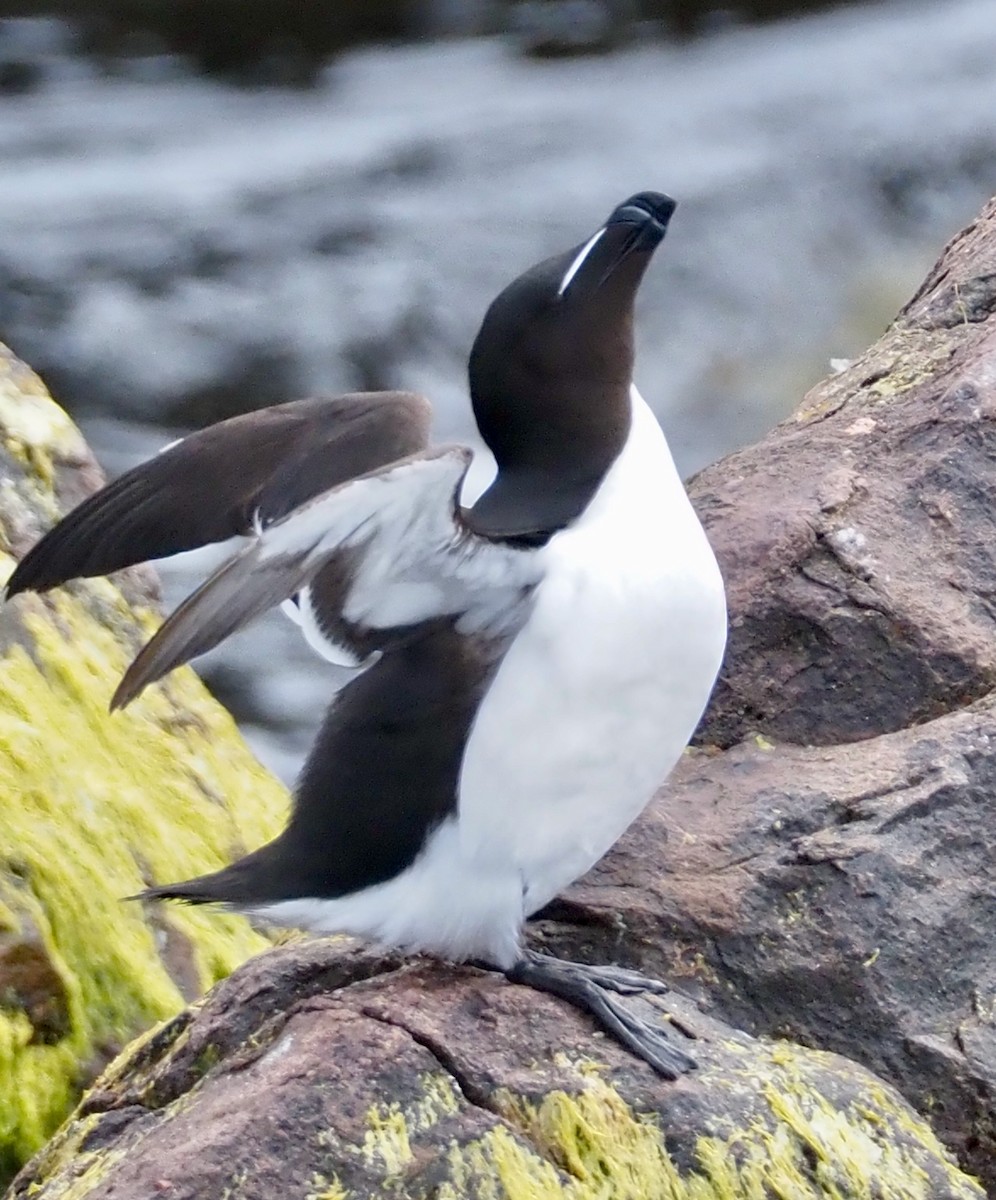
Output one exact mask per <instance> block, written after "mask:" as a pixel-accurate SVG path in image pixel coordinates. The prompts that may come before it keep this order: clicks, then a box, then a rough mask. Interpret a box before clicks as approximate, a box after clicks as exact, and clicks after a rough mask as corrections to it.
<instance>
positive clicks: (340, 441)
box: [7, 392, 431, 596]
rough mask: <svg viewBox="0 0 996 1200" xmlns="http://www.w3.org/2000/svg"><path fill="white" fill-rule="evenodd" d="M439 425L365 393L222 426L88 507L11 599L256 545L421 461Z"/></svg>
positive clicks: (411, 400)
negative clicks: (244, 540)
mask: <svg viewBox="0 0 996 1200" xmlns="http://www.w3.org/2000/svg"><path fill="white" fill-rule="evenodd" d="M430 418H431V408H430V405H429V402H428V401H427V400H426V399H424V398H423V397H422V396H418V395H415V394H413V393H410V392H368V393H358V394H354V395H347V396H336V397H329V398H315V399H309V400H297V401H294V402H292V403H290V404H280V405H276V406H274V407H273V408H268V409H262V410H260V411H258V412H253V413H247V414H245V415H243V416H239V417H233V418H231V419H230V420H228V421H221V422H219V423H218V424H216V425H212V426H210V427H209V428H207V429H203V430H201V431H200V432H198V433H193V434H191V435H190V436H189V437H186V438H184V439H183V440H182V441H179V442H177V443H175V444H174V445H173V446H170V447H168V448H167V449H166V450H164V451H163V452H162V453H161V454H159V455H157V456H156V457H155V458H153V459H151V460H150V461H149V462H146V463H142V464H141V465H139V466H137V467H135V468H134V469H132V470H130V471H127V472H126V473H125V474H123V475H121V476H120V477H119V478H118V479H115V480H114V481H113V482H112V483H110V484H108V485H107V486H106V487H105V488H102V489H101V490H100V491H99V492H95V493H94V495H92V496H90V497H89V498H88V499H86V500H85V501H84V502H83V503H82V504H80V505H79V506H78V507H77V508H75V509H74V510H73V511H72V512H71V513H69V514H68V515H67V516H66V517H64V518H63V519H62V520H61V521H60V522H59V523H58V524H57V525H56V526H55V527H54V528H53V529H51V530H50V531H49V532H48V533H47V534H46V535H45V537H43V538H42V539H41V541H40V542H38V543H37V545H35V546H34V547H33V548H32V549H31V550H30V551H29V553H28V554H27V555H25V557H24V558H23V559H22V561H21V562H20V564H19V565H18V567H17V569H16V570H15V571H14V573H13V575H12V576H11V578H10V581H9V583H8V584H7V595H8V596H14V595H17V593H18V592H24V591H39V592H42V591H47V590H48V589H49V588H53V587H56V586H58V585H59V584H62V583H66V582H67V581H68V580H70V579H77V578H80V577H83V576H91V575H106V574H108V573H109V572H111V571H117V570H120V569H122V568H123V567H129V566H133V565H134V564H135V563H139V562H145V561H146V560H148V559H155V558H165V557H167V556H168V555H170V554H178V553H179V552H180V551H182V550H193V549H195V548H197V547H199V546H206V545H209V544H210V543H212V542H221V541H225V540H227V539H228V538H230V537H233V536H235V535H237V534H243V535H245V534H250V533H251V532H252V529H253V523H254V521H256V520H261V521H263V522H264V523H266V522H270V521H275V520H278V519H279V518H280V517H283V516H286V515H287V513H289V512H292V511H293V510H294V509H296V508H297V507H298V506H299V505H301V504H302V503H304V502H306V501H307V500H310V499H311V498H312V497H313V496H317V495H320V494H321V493H323V492H325V491H327V490H328V489H329V488H332V487H335V486H337V485H338V484H341V483H344V482H345V481H346V480H349V479H353V478H356V477H357V476H359V475H363V474H365V473H366V472H369V471H374V470H376V469H378V468H379V467H383V466H386V465H387V464H389V463H392V462H396V461H397V460H399V459H402V458H405V457H407V456H408V455H411V454H417V453H418V452H419V451H421V450H424V449H425V447H426V446H427V445H428V436H429V422H430ZM233 465H234V468H235V469H233Z"/></svg>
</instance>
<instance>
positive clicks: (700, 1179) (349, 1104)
mask: <svg viewBox="0 0 996 1200" xmlns="http://www.w3.org/2000/svg"><path fill="white" fill-rule="evenodd" d="M368 977H369V981H368ZM666 1008H667V1010H668V1011H669V1012H670V1014H671V1016H672V1019H673V1020H675V1021H678V1022H679V1023H680V1024H681V1025H682V1026H683V1027H686V1028H690V1029H691V1030H693V1031H694V1032H695V1033H696V1034H697V1035H698V1037H699V1040H698V1042H697V1043H696V1053H697V1054H698V1055H699V1058H700V1062H701V1066H700V1069H699V1070H698V1071H697V1072H696V1073H695V1074H694V1075H692V1076H688V1077H686V1078H685V1079H683V1080H681V1081H680V1082H679V1083H677V1084H669V1083H664V1082H663V1081H661V1080H660V1079H659V1078H657V1077H656V1076H654V1075H653V1073H652V1072H651V1071H650V1070H649V1069H647V1068H646V1067H645V1066H643V1064H636V1063H634V1062H633V1061H632V1060H629V1059H628V1058H627V1056H626V1054H625V1053H624V1052H623V1051H621V1050H620V1049H619V1048H618V1047H616V1046H615V1045H614V1044H608V1043H606V1042H604V1041H600V1042H595V1041H593V1040H592V1037H591V1032H590V1029H589V1028H588V1027H587V1026H586V1022H585V1021H584V1019H583V1018H581V1017H580V1016H578V1015H577V1014H575V1013H573V1012H567V1011H565V1010H564V1009H563V1008H562V1007H561V1006H560V1005H559V1004H558V1003H557V1002H555V1001H552V1000H550V999H548V998H547V997H542V996H539V995H537V994H536V993H533V992H531V991H529V990H528V989H524V988H519V987H513V986H511V985H509V984H507V983H505V982H504V981H503V980H502V979H500V977H497V976H494V975H491V974H487V973H484V972H477V971H474V970H472V969H469V968H465V969H452V968H445V967H442V966H440V965H439V964H427V963H418V962H416V963H412V964H409V965H408V966H404V967H401V968H400V969H398V965H397V963H395V962H391V961H389V960H384V959H382V958H378V957H377V956H376V955H371V954H369V953H366V954H365V953H363V952H362V951H356V950H353V949H350V947H349V943H348V942H345V941H343V940H339V941H335V940H325V941H318V942H310V943H302V944H297V945H290V946H284V947H282V948H280V949H278V950H276V951H273V952H270V953H267V954H266V955H263V956H260V957H259V958H258V959H256V960H255V961H254V962H253V963H251V964H249V965H248V966H247V967H246V968H245V969H243V970H240V971H239V972H237V973H236V974H235V975H234V976H232V978H231V979H230V980H228V981H226V982H225V983H224V984H222V985H221V986H220V987H218V988H216V989H215V991H214V992H213V993H212V994H211V996H210V997H209V998H208V999H207V1001H206V1002H205V1003H204V1004H203V1006H201V1007H200V1008H198V1009H196V1010H192V1011H190V1012H188V1013H186V1014H184V1015H182V1016H180V1017H178V1018H176V1019H175V1020H174V1021H172V1022H170V1023H168V1024H167V1025H165V1026H163V1027H161V1028H160V1029H159V1030H158V1031H157V1032H156V1033H155V1034H154V1035H153V1036H152V1037H151V1038H150V1039H149V1040H148V1041H146V1042H145V1044H144V1045H141V1046H139V1047H138V1048H137V1049H136V1050H135V1051H134V1053H133V1054H131V1055H130V1056H127V1057H126V1058H125V1059H124V1060H122V1061H119V1062H118V1063H117V1064H115V1065H114V1066H112V1067H111V1069H110V1070H109V1071H108V1073H107V1074H106V1075H105V1076H104V1078H103V1079H102V1080H101V1081H100V1082H99V1083H98V1085H97V1086H96V1087H95V1088H94V1089H93V1091H91V1093H90V1094H89V1095H88V1096H87V1097H86V1099H85V1100H84V1102H83V1104H82V1105H81V1107H80V1109H79V1110H78V1113H77V1114H76V1116H75V1118H74V1119H73V1121H72V1122H70V1124H69V1125H68V1126H67V1127H66V1129H65V1130H64V1131H63V1133H62V1134H61V1135H60V1136H59V1137H57V1138H56V1139H55V1141H54V1142H53V1143H52V1145H51V1146H50V1147H49V1148H48V1149H47V1150H46V1151H45V1152H43V1153H42V1155H40V1156H39V1158H38V1159H36V1160H35V1162H34V1163H33V1164H31V1165H30V1166H29V1167H28V1168H27V1169H26V1171H25V1172H24V1173H23V1174H22V1175H21V1176H20V1177H19V1179H18V1180H17V1181H15V1184H14V1186H13V1188H12V1190H11V1193H10V1197H9V1200H27V1197H32V1198H33V1200H43V1198H47V1200H55V1198H56V1197H62V1196H70V1195H71V1196H72V1197H73V1198H74V1200H82V1198H83V1197H86V1198H87V1200H98V1198H99V1200H137V1198H138V1197H147V1196H148V1197H153V1196H156V1197H165V1198H167V1200H221V1198H222V1197H229V1196H238V1197H239V1198H240V1200H272V1198H273V1197H276V1196H280V1197H282V1198H283V1197H286V1198H288V1200H291V1198H294V1200H297V1198H298V1197H301V1198H304V1197H308V1198H310V1200H343V1198H345V1197H350V1198H356V1200H360V1198H367V1197H369V1198H371V1200H373V1198H375V1197H383V1196H387V1195H391V1196H396V1197H399V1198H400V1200H405V1198H407V1197H419V1198H423V1197H424V1198H426V1200H427V1198H428V1197H436V1198H437V1200H444V1198H448V1200H465V1198H466V1200H471V1198H476V1197H482V1198H483V1197H495V1200H499V1198H505V1197H508V1198H510V1200H511V1198H515V1200H541V1198H549V1200H555V1198H557V1197H563V1198H564V1200H567V1198H571V1200H588V1198H590V1200H595V1198H596V1197H609V1196H613V1197H620V1198H622V1197H632V1198H633V1200H650V1198H651V1197H654V1196H662V1197H663V1196H668V1197H672V1198H673V1200H738V1198H740V1197H743V1198H744V1200H749V1198H752V1197H761V1196H767V1195H772V1196H782V1197H786V1198H789V1197H791V1200H818V1198H826V1200H830V1198H831V1197H832V1198H834V1200H838V1198H843V1197H847V1198H850V1197H854V1198H855V1200H857V1197H865V1196H868V1197H871V1196H882V1197H885V1196H889V1197H896V1198H897V1200H899V1198H905V1197H908V1198H909V1200H915V1198H918V1197H928V1196H929V1197H930V1198H931V1200H972V1198H977V1197H981V1195H982V1193H981V1191H979V1190H978V1189H977V1188H976V1186H975V1185H974V1184H973V1183H972V1182H971V1181H970V1180H969V1179H968V1178H967V1177H966V1176H964V1175H962V1174H961V1173H960V1172H959V1171H957V1170H956V1168H954V1167H953V1165H952V1164H951V1163H950V1162H949V1161H947V1160H946V1159H945V1157H944V1155H943V1152H942V1151H941V1150H940V1147H939V1145H938V1144H937V1143H936V1141H935V1140H934V1139H933V1136H932V1135H931V1134H930V1133H929V1131H928V1130H927V1128H926V1126H925V1125H924V1124H923V1123H922V1122H921V1121H919V1120H918V1119H917V1118H916V1117H915V1116H914V1114H913V1113H912V1110H910V1109H909V1108H907V1107H906V1106H905V1105H904V1104H903V1103H902V1102H901V1101H898V1099H897V1097H896V1096H895V1094H894V1093H892V1092H891V1090H890V1089H888V1088H886V1087H884V1086H883V1085H882V1084H881V1083H880V1082H879V1081H877V1080H876V1079H875V1078H874V1077H873V1076H871V1075H869V1074H868V1073H867V1072H864V1071H862V1070H861V1069H860V1068H857V1067H855V1066H854V1065H853V1064H852V1063H849V1062H847V1061H846V1060H844V1059H840V1058H837V1057H836V1056H834V1055H831V1054H822V1053H817V1052H812V1051H806V1050H801V1049H800V1048H798V1047H794V1046H791V1045H790V1044H788V1043H776V1044H772V1045H761V1044H759V1043H756V1042H754V1041H753V1040H752V1039H750V1038H747V1037H744V1036H743V1035H741V1034H736V1033H734V1032H733V1031H732V1030H729V1029H728V1028H726V1027H724V1026H722V1025H720V1024H719V1023H718V1022H716V1021H714V1020H712V1019H710V1018H708V1017H704V1016H702V1015H701V1014H698V1013H696V1012H695V1009H694V1006H693V1005H691V1004H690V1003H688V1002H683V1001H680V1000H678V999H675V1000H673V1001H671V1002H669V1003H668V1004H667V1005H666Z"/></svg>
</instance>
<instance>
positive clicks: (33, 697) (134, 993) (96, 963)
mask: <svg viewBox="0 0 996 1200" xmlns="http://www.w3.org/2000/svg"><path fill="white" fill-rule="evenodd" d="M99 481H100V474H99V471H98V468H97V466H96V464H95V463H94V461H93V459H92V457H91V456H90V454H89V451H88V450H87V449H86V447H85V445H84V444H83V441H82V439H81V437H80V435H79V433H78V432H77V430H76V429H75V427H74V426H73V425H72V424H71V422H70V421H69V419H68V418H67V417H66V416H65V414H64V413H62V411H61V410H60V409H59V408H57V407H56V405H55V404H53V402H52V401H51V400H50V399H49V398H48V396H47V394H46V393H45V390H44V388H43V386H42V384H41V382H40V380H39V379H38V378H37V376H35V375H34V374H33V373H32V372H31V371H29V370H28V369H27V368H26V367H24V366H23V365H22V364H21V363H19V362H18V361H17V360H16V359H15V358H13V356H12V355H11V354H10V353H9V352H8V351H7V350H6V349H4V348H0V568H2V570H3V576H2V578H6V576H7V575H9V573H10V571H11V569H12V568H13V564H14V561H15V559H16V558H17V557H19V556H20V555H21V554H22V553H23V552H24V550H25V549H26V548H27V547H28V546H29V545H30V544H31V543H32V542H33V541H34V540H35V539H36V538H37V536H38V535H39V534H40V533H41V531H42V530H43V529H44V528H45V527H47V526H48V525H49V524H51V522H52V521H53V520H54V519H55V518H56V516H57V515H58V514H59V512H60V511H61V510H63V509H65V508H66V507H68V506H69V505H71V504H73V503H75V502H76V501H77V500H79V499H81V498H82V496H83V495H84V494H85V493H87V492H88V491H90V490H92V489H93V488H94V487H95V486H96V485H97V484H98V482H99ZM155 620H156V611H155V582H154V578H153V576H152V575H151V573H150V572H148V571H130V572H124V573H123V574H122V575H121V576H119V577H118V578H117V579H116V581H115V582H109V581H107V580H94V581H92V582H87V583H80V584H76V585H73V586H72V587H71V588H69V589H67V590H63V591H58V592H54V593H52V594H51V595H49V596H44V597H37V596H30V597H22V598H20V599H18V600H16V601H13V602H11V603H9V604H0V779H2V795H3V802H2V805H0V1080H2V1083H0V1181H2V1180H3V1178H4V1177H5V1176H6V1177H7V1178H9V1177H10V1175H11V1174H13V1172H14V1170H16V1169H17V1167H18V1166H19V1165H20V1163H21V1162H23V1161H24V1159H25V1158H26V1157H27V1156H28V1155H29V1154H30V1153H32V1152H33V1151H35V1150H36V1149H37V1148H38V1146H39V1145H40V1144H41V1143H42V1141H43V1140H44V1139H45V1138H46V1137H47V1136H48V1135H49V1134H50V1133H51V1132H52V1130H53V1129H54V1128H55V1126H56V1125H57V1124H58V1123H59V1121H60V1120H61V1119H62V1118H63V1116H64V1115H65V1113H66V1111H67V1110H68V1108H69V1107H70V1106H71V1105H72V1104H73V1103H74V1102H75V1100H76V1098H77V1097H78V1095H79V1093H80V1091H81V1089H82V1087H83V1086H84V1085H86V1084H87V1083H88V1082H89V1081H90V1080H92V1078H93V1077H94V1075H95V1074H96V1073H97V1072H98V1071H99V1070H100V1069H101V1068H102V1067H103V1066H104V1065H105V1064H106V1062H107V1061H108V1058H109V1057H111V1056H112V1055H113V1054H115V1053H116V1052H117V1050H118V1049H119V1048H120V1047H121V1046H122V1045H123V1044H124V1043H125V1042H126V1041H128V1040H129V1039H130V1038H131V1037H133V1036H134V1035H135V1034H136V1033H138V1032H139V1031H141V1030H142V1029H144V1028H146V1027H147V1026H148V1025H150V1024H151V1023H152V1022H154V1021H159V1020H162V1019H163V1018H166V1017H169V1016H171V1015H172V1014H173V1013H175V1012H176V1011H177V1010H178V1009H180V1008H181V1007H182V1005H183V1003H184V1001H185V1000H190V999H192V998H193V997H194V996H196V995H197V994H199V993H200V992H201V991H202V989H203V988H205V987H207V986H209V985H210V984H212V983H213V982H215V981H216V980H217V979H219V978H221V977H222V976H223V975H226V974H227V973H228V972H229V971H230V970H231V969H232V968H233V967H234V966H235V965H236V964H238V963H240V962H242V961H243V960H244V959H245V958H247V957H248V956H249V955H250V954H253V953H255V952H256V951H258V950H260V949H261V948H262V947H264V946H265V945H266V944H267V943H266V941H265V940H264V939H263V938H262V937H261V936H260V935H259V934H257V933H254V932H253V931H252V930H251V929H250V928H249V926H248V924H247V923H246V922H244V921H242V920H241V919H235V918H231V917H225V916H210V917H209V916H207V914H203V913H201V914H198V913H196V912H194V911H183V910H181V909H174V910H169V911H167V910H162V911H157V912H156V913H154V914H144V913H143V912H142V911H141V909H139V908H138V907H137V906H134V905H125V904H122V903H121V899H122V897H124V896H128V895H130V894H133V893H134V892H136V891H137V890H139V889H140V888H141V887H142V886H143V885H144V884H146V883H148V882H149V881H150V880H152V879H156V880H165V879H168V878H169V879H172V878H179V877H182V876H185V875H189V874H192V873H196V872H197V871H199V870H203V869H204V868H207V867H210V866H213V865H217V864H219V863H220V862H222V861H224V860H227V859H228V858H229V857H230V856H231V854H232V853H233V852H234V851H236V850H237V849H238V848H239V847H241V846H243V845H248V844H258V843H259V842H261V841H263V840H264V839H265V838H266V837H269V836H271V835H272V833H273V832H274V831H275V829H276V828H277V827H278V826H279V824H280V821H281V819H282V816H283V813H284V809H285V803H286V800H285V795H284V792H283V790H282V788H281V787H280V786H279V785H277V784H276V783H275V782H274V781H273V780H271V779H270V778H269V777H268V776H267V775H266V774H265V772H264V771H263V770H262V769H261V768H260V767H259V766H258V765H257V764H256V763H255V762H254V760H253V759H252V758H251V757H250V755H249V754H248V753H247V751H246V750H245V748H244V747H243V745H242V743H241V741H240V739H239V737H238V734H237V732H236V731H235V729H234V726H233V724H232V722H231V720H230V718H229V717H228V716H227V714H225V713H224V712H223V711H222V710H221V708H220V707H219V706H218V705H217V704H216V703H215V702H214V701H213V700H211V698H210V697H209V696H208V695H207V693H206V692H205V691H204V689H203V688H202V687H201V685H200V684H199V683H198V682H197V681H196V679H195V677H194V676H193V674H192V673H189V672H185V673H184V674H183V675H182V676H178V677H177V678H176V680H175V682H173V683H171V684H170V685H169V686H168V687H167V688H166V689H165V690H162V691H160V692H159V694H158V695H157V696H155V697H150V700H149V702H148V703H146V704H145V705H143V706H140V707H138V706H137V707H136V709H135V711H134V713H131V712H129V713H127V714H124V716H123V717H122V716H121V715H120V714H119V715H117V716H115V717H110V716H109V715H108V713H107V701H108V699H109V697H110V695H111V692H112V691H113V688H114V686H115V683H116V680H117V678H118V676H119V674H120V672H121V670H122V669H123V668H124V666H125V665H126V664H127V661H128V659H129V658H130V656H131V655H132V654H133V652H134V651H135V649H136V648H137V647H138V645H139V644H140V643H141V642H142V641H143V640H144V638H145V637H146V636H147V634H148V632H149V630H150V628H151V627H152V624H153V623H154V621H155Z"/></svg>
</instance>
